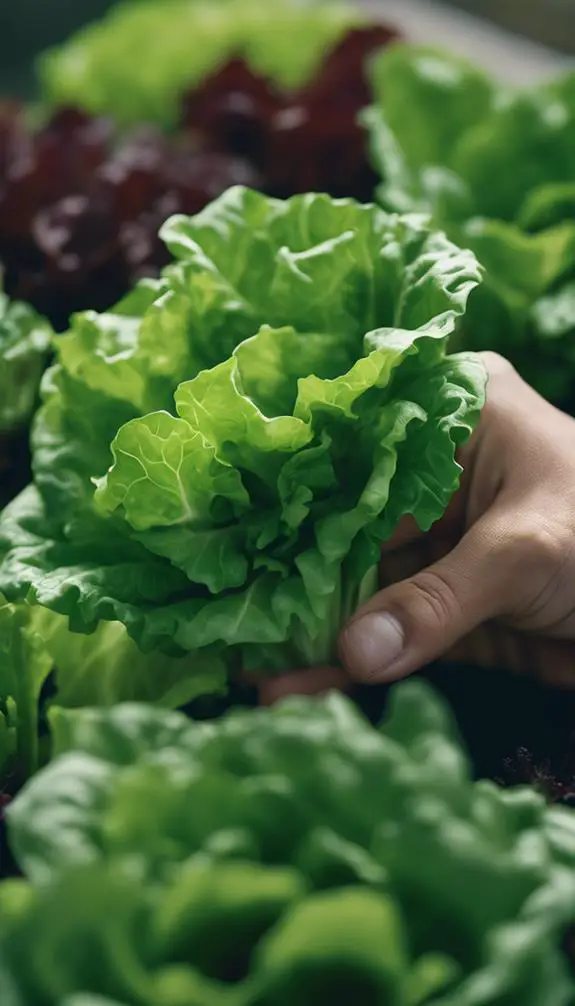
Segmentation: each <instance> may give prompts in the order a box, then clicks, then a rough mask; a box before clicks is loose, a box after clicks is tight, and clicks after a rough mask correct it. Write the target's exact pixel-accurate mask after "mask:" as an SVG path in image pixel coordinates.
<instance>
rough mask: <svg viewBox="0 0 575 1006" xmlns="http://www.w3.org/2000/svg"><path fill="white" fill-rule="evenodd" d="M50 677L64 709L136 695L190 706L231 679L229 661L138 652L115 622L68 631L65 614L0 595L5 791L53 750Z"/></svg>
mask: <svg viewBox="0 0 575 1006" xmlns="http://www.w3.org/2000/svg"><path fill="white" fill-rule="evenodd" d="M50 676H52V679H51V681H52V680H53V687H50V689H49V691H50V692H53V691H55V692H56V694H57V696H58V704H59V706H60V707H67V708H76V707H83V706H89V705H95V706H98V707H100V708H102V707H104V708H105V707H107V706H110V705H113V704H114V703H116V702H129V701H131V700H132V699H134V698H138V699H139V700H140V701H146V702H150V703H154V704H155V705H158V706H164V707H168V708H171V707H175V706H185V705H187V704H188V703H189V702H191V701H192V700H193V699H195V698H196V697H197V696H199V695H203V694H204V693H205V692H206V691H207V692H210V693H212V694H214V693H218V692H219V693H224V692H225V690H226V681H227V677H226V667H225V664H224V663H223V662H220V663H219V664H218V661H217V660H215V659H213V658H210V659H209V660H205V659H202V657H201V656H198V655H194V657H193V658H191V657H187V658H185V657H184V658H175V657H168V656H165V655H162V654H158V653H154V654H152V655H146V654H143V653H141V651H140V650H139V649H138V647H137V646H136V644H135V643H134V642H133V641H132V640H131V639H130V638H129V636H128V635H127V634H126V630H125V628H124V626H123V625H121V624H119V623H117V622H104V623H102V624H101V625H100V626H98V628H97V629H96V631H95V632H94V633H93V635H91V636H85V635H81V634H78V633H71V632H70V631H69V629H68V620H67V619H66V618H65V617H63V616H62V615H58V614H55V613H54V612H51V611H49V610H48V609H46V608H41V607H38V606H30V605H28V604H25V603H18V604H9V603H8V602H7V601H5V600H4V599H3V598H2V597H1V596H0V792H2V791H3V790H5V789H7V790H8V791H9V792H15V791H16V790H17V789H18V787H19V786H20V785H22V784H23V783H24V782H25V781H26V780H27V779H28V778H29V777H30V776H32V775H33V774H34V773H35V772H36V771H37V770H38V768H39V767H40V765H41V764H42V762H43V761H44V757H45V755H46V753H47V752H48V748H49V745H50V739H49V737H47V736H45V737H44V738H43V740H42V739H41V738H40V723H41V720H43V719H44V714H45V712H46V710H47V708H49V704H50V703H49V700H48V699H46V698H44V697H43V689H44V686H45V684H46V682H47V680H48V678H49V677H50Z"/></svg>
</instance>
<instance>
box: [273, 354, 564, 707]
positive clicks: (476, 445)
mask: <svg viewBox="0 0 575 1006" xmlns="http://www.w3.org/2000/svg"><path fill="white" fill-rule="evenodd" d="M482 356H483V359H484V362H485V365H486V367H487V370H488V374H489V384H488V396H487V399H488V400H487V404H486V406H485V409H484V411H483V413H482V417H481V421H480V423H479V426H478V429H477V430H476V432H475V434H474V436H473V437H472V438H471V440H470V442H469V444H468V445H467V446H466V448H465V449H464V450H463V451H462V452H461V456H460V461H461V464H462V466H463V469H464V473H463V476H462V480H461V487H460V490H459V492H458V493H457V494H456V496H455V498H454V499H453V501H452V504H451V506H450V508H449V510H448V511H447V513H446V515H445V516H444V518H443V519H442V520H441V521H439V522H438V523H437V524H436V525H435V526H434V527H433V528H432V530H431V531H430V532H428V533H427V534H426V535H422V534H421V532H420V531H419V530H418V529H417V527H415V526H414V524H413V523H412V522H410V521H406V522H404V523H403V524H402V525H401V526H400V527H399V529H398V531H397V533H396V535H395V537H394V538H393V540H392V541H390V542H389V543H388V544H387V545H386V547H385V550H384V553H383V557H382V587H383V589H382V590H380V592H379V593H378V594H376V595H375V596H374V597H373V598H372V599H371V600H370V601H369V602H368V603H367V604H365V605H364V606H363V607H362V608H361V609H360V610H359V611H357V612H356V614H355V615H354V616H353V618H352V619H351V621H350V622H348V624H347V625H346V626H345V627H344V628H343V631H342V633H341V635H340V639H339V656H340V660H341V664H342V667H341V668H316V669H313V670H310V669H306V670H303V671H297V670H296V671H294V672H292V673H290V674H287V675H285V676H283V677H282V678H278V679H269V680H266V681H264V682H262V683H261V684H260V698H261V702H262V703H263V704H269V703H271V702H274V701H276V700H277V699H278V698H282V697H283V696H285V695H287V694H293V693H312V694H315V693H320V692H322V691H326V690H328V689H331V688H341V689H345V688H346V687H349V685H350V683H351V682H353V681H361V682H372V683H376V682H391V681H397V680H399V679H400V678H404V677H406V676H408V675H409V674H411V673H413V672H414V671H417V670H419V669H421V668H422V667H423V666H424V665H426V664H428V663H430V662H431V661H432V660H435V659H436V658H438V657H440V656H441V657H444V658H445V657H447V659H459V660H468V661H472V662H474V663H476V664H479V665H482V666H486V667H487V666H494V667H497V666H498V667H509V668H510V669H515V670H520V671H527V672H532V673H536V674H539V675H540V676H542V677H544V678H546V679H548V680H552V681H553V682H554V683H557V684H569V683H570V684H571V685H572V686H575V420H574V419H571V418H570V417H569V416H567V415H565V414H564V413H562V412H560V411H559V410H558V409H555V408H554V407H553V406H552V405H550V404H549V403H548V402H546V401H545V400H544V399H543V398H541V397H540V396H539V395H538V394H537V393H536V392H535V391H533V389H532V388H530V387H529V386H528V385H527V384H526V383H525V382H524V381H523V380H522V379H521V378H520V377H519V375H518V374H517V372H516V371H515V370H514V369H513V367H512V366H511V364H510V363H508V362H507V361H506V360H504V359H503V358H502V357H500V356H498V355H497V354H495V353H483V354H482Z"/></svg>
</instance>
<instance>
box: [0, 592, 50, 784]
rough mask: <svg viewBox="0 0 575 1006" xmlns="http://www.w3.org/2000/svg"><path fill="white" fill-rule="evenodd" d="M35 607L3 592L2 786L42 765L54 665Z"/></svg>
mask: <svg viewBox="0 0 575 1006" xmlns="http://www.w3.org/2000/svg"><path fill="white" fill-rule="evenodd" d="M34 616H35V613H34V612H33V610H32V609H31V608H28V607H26V606H24V605H11V604H7V602H6V601H4V600H3V598H2V597H1V596H0V792H1V791H2V790H3V789H4V788H5V786H6V785H7V783H8V780H13V781H14V783H15V784H17V783H18V781H21V780H23V779H26V778H27V777H28V776H29V775H31V774H32V773H33V772H35V771H36V769H37V768H38V764H39V755H38V717H39V701H40V693H41V690H42V687H43V685H44V682H45V681H46V678H47V677H48V675H49V673H50V671H51V670H52V661H51V658H50V656H49V654H48V653H47V651H46V649H45V646H44V641H43V639H42V636H41V635H40V634H39V633H38V631H37V626H36V625H35V618H34Z"/></svg>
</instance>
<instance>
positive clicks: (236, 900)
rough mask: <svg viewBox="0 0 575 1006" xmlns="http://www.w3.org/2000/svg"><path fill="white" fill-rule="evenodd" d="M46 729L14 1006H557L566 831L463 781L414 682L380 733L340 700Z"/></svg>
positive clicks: (571, 913)
mask: <svg viewBox="0 0 575 1006" xmlns="http://www.w3.org/2000/svg"><path fill="white" fill-rule="evenodd" d="M52 726H53V730H54V736H55V744H56V751H57V757H56V760H55V761H54V762H53V763H52V764H51V765H50V766H49V767H48V768H47V769H45V770H44V771H43V772H42V773H41V774H40V775H39V776H37V777H36V778H35V779H34V780H33V781H32V782H31V783H30V784H29V785H28V786H27V787H26V789H25V790H24V791H23V792H22V793H21V795H20V796H19V797H18V798H17V799H16V801H15V802H14V803H13V805H12V807H11V809H10V811H9V829H10V836H11V839H12V845H13V848H14V850H15V852H16V856H17V858H18V861H19V862H20V865H21V866H22V867H23V869H24V872H25V873H26V874H27V876H28V879H27V880H20V881H12V882H7V883H5V884H4V885H3V886H2V887H0V958H2V959H3V962H4V963H3V965H2V964H0V981H2V980H4V981H5V982H6V981H11V982H12V984H13V986H14V987H15V989H17V991H18V994H19V996H20V1002H21V1006H55V1004H58V1006H63V1004H71V1003H84V1002H86V1003H87V1002H94V1003H96V1002H100V999H99V998H98V997H104V1000H103V1001H105V1002H106V1003H107V1002H108V1000H113V1002H114V1003H117V1004H121V1006H131V1004H133V1006H136V1004H137V1006H188V1004H189V1003H192V1002H193V1003H197V1004H201V1006H204V1004H205V1006H219V1004H223V1006H226V1004H230V1006H264V1004H265V1006H287V1004H291V1003H294V1002H297V1003H301V1004H302V1006H307V1004H310V1006H311V1004H312V1003H313V1004H314V1006H322V1004H324V1003H325V1004H329V1006H338V1004H342V1006H343V1004H346V1006H347V1004H348V1003H352V1002H358V1003H362V1004H365V1006H369V1004H372V1003H373V1004H378V1006H379V1004H381V1006H388V1004H393V1006H424V1004H431V1003H434V1004H435V1006H495V1003H501V1004H503V1003H505V1006H542V1004H543V1003H544V1004H545V1006H569V1003H571V1002H572V998H573V993H574V992H575V981H574V979H573V977H572V975H571V974H570V973H569V969H568V964H567V960H566V959H565V958H564V957H563V955H562V952H561V950H560V940H561V936H562V933H563V931H564V930H565V929H566V928H567V927H568V926H569V925H571V924H572V923H573V921H574V920H575V907H574V906H575V879H574V878H575V816H574V815H573V813H572V812H569V811H566V810H559V809H551V808H548V807H546V806H545V804H544V801H543V800H542V798H540V797H539V796H538V795H537V794H535V793H534V792H533V791H532V790H529V789H518V790H515V791H504V790H500V789H498V788H497V787H496V786H494V785H491V784H486V783H473V782H472V781H471V778H470V775H469V770H468V766H467V763H466V760H465V757H464V756H463V754H462V751H461V748H460V746H459V742H458V740H457V736H456V732H455V730H454V727H453V725H452V722H451V719H450V717H449V715H448V714H447V711H446V710H445V709H444V708H443V706H442V705H441V704H440V703H439V701H438V700H437V699H436V698H435V697H434V695H433V693H432V692H431V691H430V690H429V689H428V687H427V686H426V685H424V684H423V683H422V682H417V681H411V682H409V683H407V684H405V685H402V686H399V687H398V688H397V689H396V690H395V691H394V693H393V696H392V709H391V717H390V720H389V722H388V723H387V724H386V725H385V727H384V728H383V730H382V732H378V731H376V730H374V729H373V728H372V727H371V726H369V724H367V722H365V721H364V720H363V718H362V717H361V716H360V714H359V713H358V712H357V710H356V709H355V707H354V706H353V705H352V703H351V702H349V701H348V700H347V699H345V698H343V697H342V696H341V695H331V696H328V697H327V698H324V699H321V700H311V699H309V698H308V699H303V698H297V699H296V698H294V699H290V700H288V701H286V702H284V703H282V704H281V705H279V706H277V707H275V708H273V709H259V710H255V711H250V712H239V711H235V712H233V713H231V714H229V715H227V716H226V717H225V718H224V719H223V720H220V721H218V722H215V723H211V724H198V723H192V722H190V721H189V720H187V719H186V718H185V717H183V716H181V715H180V714H178V713H170V712H167V711H161V710H158V709H154V708H153V707H150V706H138V705H125V706H122V705H121V706H116V707H115V708H113V709H110V710H107V711H104V710H95V709H92V710H80V711H65V710H58V709H54V710H53V711H52ZM92 996H93V997H95V998H94V999H93V1000H92V999H91V998H90V997H92ZM83 997H86V998H85V999H84V998H83Z"/></svg>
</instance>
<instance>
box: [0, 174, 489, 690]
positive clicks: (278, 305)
mask: <svg viewBox="0 0 575 1006" xmlns="http://www.w3.org/2000/svg"><path fill="white" fill-rule="evenodd" d="M162 234H163V238H164V240H165V241H166V243H167V245H168V247H169V249H170V250H171V252H172V254H173V256H174V262H173V264H172V265H170V266H168V268H167V269H166V270H165V271H164V274H163V275H162V277H161V279H160V280H158V281H155V282H149V281H146V282H142V283H141V284H140V285H139V286H138V287H137V288H136V289H135V290H134V291H133V293H132V294H130V295H129V296H128V298H127V299H126V300H124V301H123V302H122V303H121V304H119V305H118V306H117V308H116V309H115V310H114V311H112V312H110V313H108V314H104V315H97V314H95V313H93V312H87V313H84V314H81V315H78V316H76V317H75V318H74V320H73V323H72V328H71V330H70V331H69V332H68V333H67V334H66V335H64V336H62V337H59V338H58V339H57V342H56V352H57V362H56V364H55V366H54V367H52V368H51V370H50V371H49V372H48V374H47V376H46V378H45V381H44V385H43V406H42V408H41V410H40V413H39V415H38V417H37V420H36V423H35V429H34V433H33V446H34V483H33V484H32V485H31V486H29V487H28V489H26V490H25V491H24V492H23V493H22V494H21V495H20V496H19V497H18V498H17V499H16V500H15V501H14V502H13V503H12V504H11V505H10V506H9V507H8V508H7V509H6V511H5V512H4V515H3V518H2V521H1V525H0V554H1V556H2V561H1V564H0V589H2V590H3V591H4V592H5V595H6V596H7V597H8V599H9V600H12V601H17V600H23V599H27V600H28V601H32V602H34V603H38V604H40V605H44V606H46V607H47V608H50V609H52V610H53V611H56V612H58V613H60V614H62V615H65V616H68V618H69V623H70V628H71V629H72V630H73V631H77V632H84V633H90V632H92V631H93V630H94V629H95V628H96V626H97V625H98V624H99V623H101V622H105V621H110V622H119V623H122V624H123V625H124V626H125V627H126V628H127V631H128V633H129V635H130V636H131V637H132V638H133V639H134V640H135V641H136V642H137V644H138V646H139V647H140V648H141V649H142V650H143V651H145V652H154V651H162V652H163V653H164V654H167V655H169V656H173V657H179V656H182V655H184V654H196V655H197V654H198V653H201V656H202V661H201V662H200V664H199V665H198V666H199V667H200V668H201V673H202V681H205V673H206V664H205V660H206V659H209V660H210V661H214V668H216V667H217V668H218V674H219V673H220V669H221V661H222V659H225V662H226V666H227V669H228V672H229V673H235V672H236V671H239V670H246V669H248V670H259V669H266V670H269V671H273V670H280V669H284V668H287V667H293V666H305V665H309V664H314V663H317V662H324V661H327V660H330V659H333V658H334V656H335V654H334V646H335V641H336V638H337V634H338V631H339V629H340V627H341V625H342V624H343V622H344V620H345V619H346V618H347V617H349V616H350V615H351V614H352V612H353V611H354V610H355V608H356V607H357V606H358V604H360V603H361V602H362V601H363V600H364V599H365V598H366V597H368V596H369V595H370V594H371V593H372V592H373V591H374V589H375V587H376V584H377V569H378V561H379V552H380V547H381V544H382V542H384V541H385V540H386V539H387V538H388V537H389V536H390V535H391V534H392V533H393V531H394V529H395V528H396V526H397V524H398V522H399V521H400V519H401V518H402V517H403V516H404V515H406V514H411V515H413V517H414V518H415V520H416V521H417V522H418V524H419V525H420V527H421V528H424V529H426V528H429V527H430V526H431V524H432V523H433V522H434V521H436V520H437V519H438V518H439V517H441V515H442V513H443V511H444V509H445V507H446V505H447V503H448V502H449V499H450V497H451V495H452V493H453V492H454V490H455V489H456V488H457V485H458V480H459V474H460V467H459V464H458V463H457V461H456V458H455V452H456V449H457V448H458V446H460V445H461V444H462V443H464V441H465V440H466V439H467V438H468V437H469V435H470V433H471V431H472V429H473V426H474V424H475V422H476V419H477V417H478V414H479V410H480V407H481V405H482V402H483V397H484V383H485V375H484V370H483V367H482V364H481V363H480V361H479V360H478V359H477V358H476V357H475V356H473V355H469V354H462V355H453V356H449V355H447V354H446V344H447V341H448V339H449V337H450V335H451V334H452V333H453V331H454V329H455V327H456V323H457V321H458V318H459V317H460V316H461V315H462V314H463V312H464V310H465V305H466V302H467V298H468V295H469V293H470V291H471V290H472V289H473V288H474V287H475V286H476V285H477V283H478V281H479V278H480V275H479V270H478V266H477V263H476V260H475V258H474V256H473V254H472V253H471V252H462V251H460V250H459V249H458V248H457V247H455V246H454V245H453V244H451V243H450V242H449V241H448V240H447V239H446V238H445V237H444V236H443V235H441V234H438V233H434V232H432V231H430V230H429V229H428V226H427V223H426V221H425V219H424V218H421V217H419V216H417V215H415V216H406V217H398V216H390V215H388V214H386V213H385V212H383V211H382V210H381V209H379V208H377V207H374V206H362V205H359V204H356V203H354V202H353V201H349V200H340V201H337V200H336V201H334V200H332V199H330V198H329V197H327V196H323V195H306V196H298V197H295V198H293V199H290V200H288V201H285V202H283V201H280V200H273V199H269V198H267V197H265V196H263V195H260V194H258V193H256V192H254V191H251V190H247V189H241V188H236V189H232V190H230V191H229V192H228V193H226V194H225V195H224V196H222V197H221V198H220V199H219V200H217V201H216V202H214V203H213V204H211V205H210V206H209V207H208V208H207V209H206V210H204V211H203V212H202V213H200V214H199V215H198V216H196V217H193V218H184V217H175V218H172V219H171V220H170V221H168V222H167V223H166V224H165V226H164V228H163V232H162ZM189 673H190V670H189V663H188V664H186V662H183V663H182V674H183V675H184V674H186V675H189ZM131 697H132V698H136V697H137V690H136V691H134V692H133V693H132V695H131Z"/></svg>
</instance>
